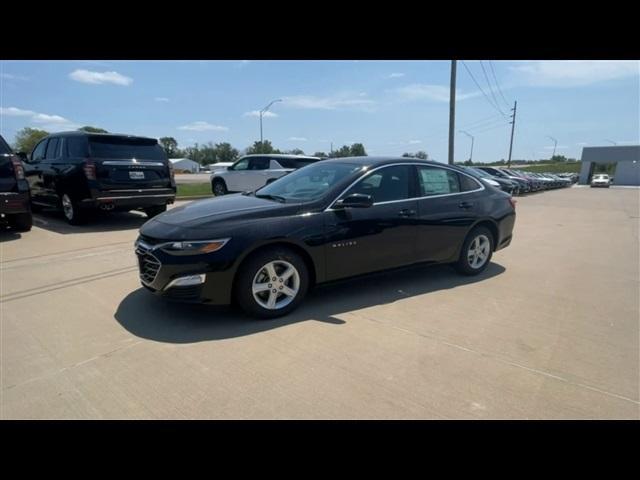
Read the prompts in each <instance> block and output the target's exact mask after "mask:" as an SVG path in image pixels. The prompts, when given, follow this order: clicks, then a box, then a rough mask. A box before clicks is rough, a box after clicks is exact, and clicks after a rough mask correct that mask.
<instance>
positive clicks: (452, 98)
mask: <svg viewBox="0 0 640 480" xmlns="http://www.w3.org/2000/svg"><path fill="white" fill-rule="evenodd" d="M456 66H457V65H456V60H451V85H450V87H449V165H453V146H454V138H455V128H456Z"/></svg>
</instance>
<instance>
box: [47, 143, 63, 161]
mask: <svg viewBox="0 0 640 480" xmlns="http://www.w3.org/2000/svg"><path fill="white" fill-rule="evenodd" d="M59 140H60V139H59V138H50V139H49V144H48V145H47V153H46V155H45V156H44V158H46V159H50V158H57V157H58V142H59Z"/></svg>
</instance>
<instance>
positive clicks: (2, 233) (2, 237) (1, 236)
mask: <svg viewBox="0 0 640 480" xmlns="http://www.w3.org/2000/svg"><path fill="white" fill-rule="evenodd" d="M21 237H22V235H21V234H19V233H18V232H14V231H13V230H11V229H10V227H6V228H3V227H2V226H0V243H2V242H10V241H11V240H18V239H20V238H21Z"/></svg>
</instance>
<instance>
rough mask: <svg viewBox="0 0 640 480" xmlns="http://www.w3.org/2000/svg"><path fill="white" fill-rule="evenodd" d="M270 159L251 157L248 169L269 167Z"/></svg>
mask: <svg viewBox="0 0 640 480" xmlns="http://www.w3.org/2000/svg"><path fill="white" fill-rule="evenodd" d="M269 162H270V159H269V158H266V157H258V158H252V159H250V160H249V170H266V169H268V168H269Z"/></svg>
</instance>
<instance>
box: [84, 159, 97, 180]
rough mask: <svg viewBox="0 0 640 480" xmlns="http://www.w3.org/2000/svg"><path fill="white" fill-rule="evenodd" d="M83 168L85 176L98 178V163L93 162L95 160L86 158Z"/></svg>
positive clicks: (90, 178) (88, 178)
mask: <svg viewBox="0 0 640 480" xmlns="http://www.w3.org/2000/svg"><path fill="white" fill-rule="evenodd" d="M82 169H83V170H84V176H85V177H87V180H95V179H96V164H95V163H93V160H85V163H84V167H82Z"/></svg>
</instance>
